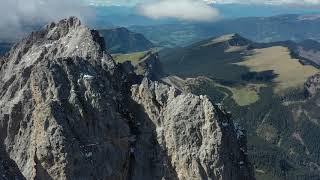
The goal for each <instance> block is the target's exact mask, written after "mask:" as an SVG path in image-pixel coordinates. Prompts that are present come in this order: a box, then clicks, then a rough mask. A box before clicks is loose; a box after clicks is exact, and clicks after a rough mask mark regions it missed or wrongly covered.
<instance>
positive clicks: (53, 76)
mask: <svg viewBox="0 0 320 180" xmlns="http://www.w3.org/2000/svg"><path fill="white" fill-rule="evenodd" d="M104 49H105V45H104V40H103V38H101V37H100V35H99V33H98V32H97V31H94V30H90V29H88V28H87V27H85V26H84V25H82V24H81V22H80V21H79V20H78V19H77V18H74V17H71V18H69V19H64V20H61V21H60V22H58V23H51V24H49V25H47V26H46V27H44V28H43V29H42V30H40V31H38V32H34V33H32V34H30V35H29V36H28V37H26V38H25V39H23V40H22V41H21V42H20V43H18V44H16V45H15V46H14V47H13V48H12V49H11V50H10V52H9V53H8V54H7V55H6V56H5V57H4V58H2V59H1V62H0V179H39V180H50V179H57V180H58V179H59V180H60V179H61V180H63V179H70V180H73V179H74V180H81V179H83V180H90V179H92V180H93V179H101V180H102V179H108V180H143V179H145V180H150V179H155V180H157V179H158V180H160V179H167V180H171V179H172V180H175V179H181V180H187V179H188V180H189V179H195V180H196V179H212V180H252V179H254V174H253V167H252V166H251V164H250V163H249V161H248V158H247V153H246V151H247V148H246V136H245V133H244V132H243V130H241V128H239V127H238V126H237V125H235V124H234V123H233V122H232V120H231V115H230V114H229V113H227V112H225V110H224V109H223V107H221V106H220V105H219V104H216V105H214V104H212V103H211V102H210V101H209V100H208V98H207V97H206V96H195V95H193V94H187V93H183V92H180V91H179V90H177V89H175V88H173V87H170V86H169V85H166V84H165V83H163V82H160V81H159V82H158V81H152V80H149V79H148V78H147V77H144V78H143V77H141V75H140V76H139V75H135V73H133V72H129V71H130V70H128V68H125V67H124V66H123V65H118V64H116V63H115V62H114V61H113V59H112V57H111V56H110V55H109V54H107V53H106V52H105V51H104ZM129 69H130V68H129Z"/></svg>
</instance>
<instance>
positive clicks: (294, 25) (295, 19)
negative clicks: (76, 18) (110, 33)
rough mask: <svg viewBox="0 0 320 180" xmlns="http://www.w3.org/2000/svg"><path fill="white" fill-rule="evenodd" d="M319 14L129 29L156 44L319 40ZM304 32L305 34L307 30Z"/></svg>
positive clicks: (184, 44)
mask: <svg viewBox="0 0 320 180" xmlns="http://www.w3.org/2000/svg"><path fill="white" fill-rule="evenodd" d="M319 28H320V16H319V15H294V14H292V15H279V16H273V17H248V18H238V19H227V20H221V21H217V22H212V23H194V24H192V23H180V24H179V23H176V24H167V25H154V26H131V27H129V29H130V30H132V31H135V32H139V33H142V34H144V35H145V36H146V37H147V38H148V39H150V40H151V41H152V42H154V43H155V44H156V45H160V46H166V47H175V46H186V45H188V44H192V43H193V42H196V41H200V40H202V39H206V38H209V37H212V36H220V35H223V34H230V33H238V34H240V35H241V36H244V37H246V38H249V39H252V40H254V41H256V42H275V41H286V40H292V41H303V40H306V39H312V40H316V41H319V40H320V34H319ZM306 29H307V30H308V31H306Z"/></svg>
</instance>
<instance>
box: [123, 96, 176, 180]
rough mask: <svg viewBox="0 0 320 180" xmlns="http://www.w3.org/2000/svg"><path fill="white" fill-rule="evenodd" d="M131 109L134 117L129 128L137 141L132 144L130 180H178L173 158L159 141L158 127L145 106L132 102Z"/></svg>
mask: <svg viewBox="0 0 320 180" xmlns="http://www.w3.org/2000/svg"><path fill="white" fill-rule="evenodd" d="M129 109H130V111H131V112H132V113H133V116H134V118H131V119H132V120H130V122H129V126H130V128H131V134H132V135H134V136H135V137H136V139H135V141H134V143H133V144H132V148H134V152H133V155H132V156H131V162H130V167H129V174H128V180H144V179H146V180H147V179H148V180H161V179H163V178H165V179H172V180H176V179H178V175H177V173H176V171H175V170H174V168H173V167H172V164H171V161H170V159H171V158H170V157H169V156H168V154H167V152H166V149H165V147H163V146H161V145H160V144H159V142H158V140H157V134H156V126H155V124H154V122H153V121H152V120H151V119H150V118H149V116H148V115H147V114H146V113H145V109H144V108H143V106H141V105H139V104H138V103H136V102H134V101H132V100H131V102H130V106H129Z"/></svg>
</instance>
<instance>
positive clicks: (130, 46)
mask: <svg viewBox="0 0 320 180" xmlns="http://www.w3.org/2000/svg"><path fill="white" fill-rule="evenodd" d="M99 32H100V34H101V35H102V36H103V37H104V40H105V43H106V48H107V50H108V51H109V52H110V53H132V52H139V51H147V50H149V49H150V48H152V47H154V45H153V44H152V43H151V42H150V41H149V40H147V39H146V38H145V37H144V36H143V35H142V34H139V33H134V32H131V31H129V30H128V29H126V28H114V29H107V30H100V31H99Z"/></svg>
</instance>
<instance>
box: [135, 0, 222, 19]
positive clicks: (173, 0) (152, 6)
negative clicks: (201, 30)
mask: <svg viewBox="0 0 320 180" xmlns="http://www.w3.org/2000/svg"><path fill="white" fill-rule="evenodd" d="M138 10H139V13H140V14H142V15H144V16H147V17H150V18H153V19H160V18H176V19H181V20H190V21H211V20H214V19H216V18H217V17H218V16H219V12H218V10H217V9H215V8H213V7H212V6H210V5H208V4H207V3H206V2H205V1H199V0H158V1H154V2H149V3H143V4H140V5H138Z"/></svg>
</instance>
